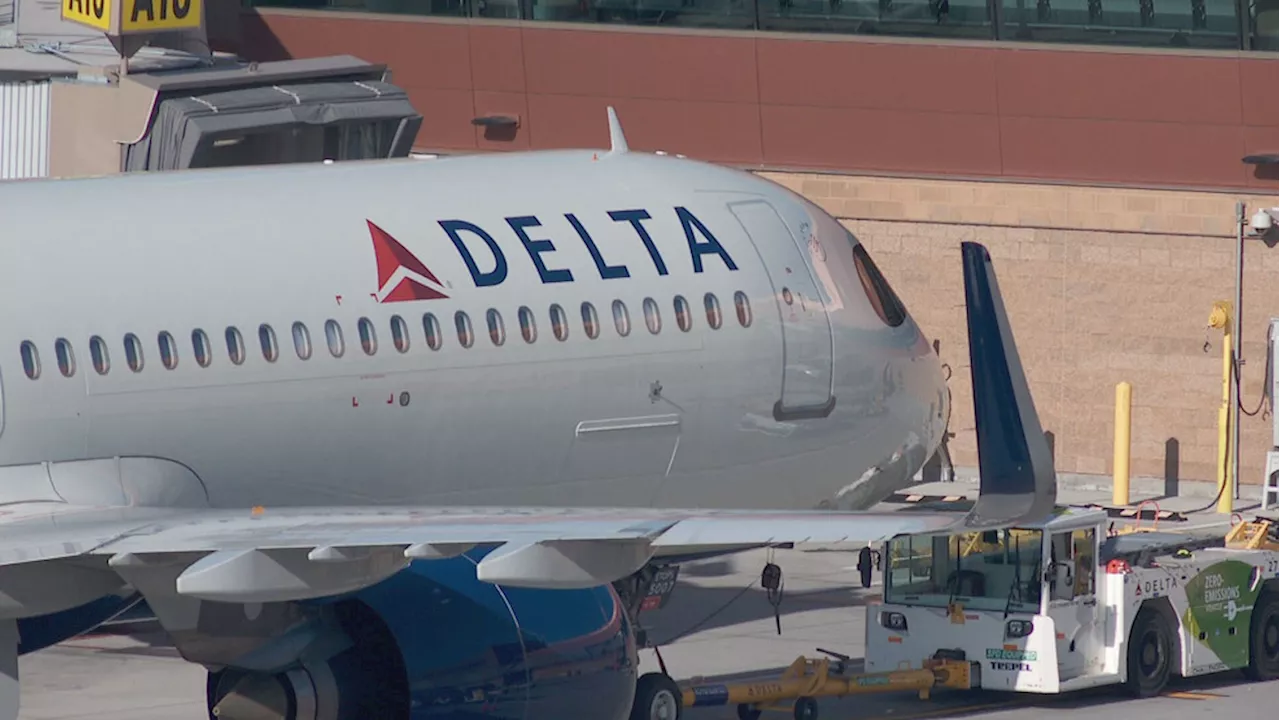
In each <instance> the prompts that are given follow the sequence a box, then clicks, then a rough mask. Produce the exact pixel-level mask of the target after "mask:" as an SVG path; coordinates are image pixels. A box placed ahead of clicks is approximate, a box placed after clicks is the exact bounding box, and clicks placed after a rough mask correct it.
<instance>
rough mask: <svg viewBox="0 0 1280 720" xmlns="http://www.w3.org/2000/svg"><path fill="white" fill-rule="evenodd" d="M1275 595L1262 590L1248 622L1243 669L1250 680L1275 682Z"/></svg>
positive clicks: (1277, 653) (1279, 652)
mask: <svg viewBox="0 0 1280 720" xmlns="http://www.w3.org/2000/svg"><path fill="white" fill-rule="evenodd" d="M1276 616H1277V612H1276V594H1275V592H1269V591H1268V590H1266V589H1263V591H1262V592H1261V593H1259V594H1258V600H1257V602H1256V603H1255V605H1254V608H1253V618H1252V619H1251V620H1250V621H1249V664H1248V665H1247V666H1246V667H1245V669H1244V674H1245V677H1247V678H1249V679H1250V680H1275V679H1276V666H1277V664H1278V663H1277V656H1280V651H1278V650H1277V645H1278V642H1277V638H1276V632H1277V631H1276Z"/></svg>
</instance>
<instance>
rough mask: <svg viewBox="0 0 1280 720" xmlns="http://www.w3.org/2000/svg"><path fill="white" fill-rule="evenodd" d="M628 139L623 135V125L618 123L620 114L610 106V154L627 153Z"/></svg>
mask: <svg viewBox="0 0 1280 720" xmlns="http://www.w3.org/2000/svg"><path fill="white" fill-rule="evenodd" d="M628 150H630V148H628V147H627V137H626V136H625V135H623V134H622V123H620V122H618V113H617V112H616V111H614V109H613V106H612V105H610V106H609V154H610V155H621V154H622V153H624V152H627V151H628Z"/></svg>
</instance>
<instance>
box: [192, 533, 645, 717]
mask: <svg viewBox="0 0 1280 720" xmlns="http://www.w3.org/2000/svg"><path fill="white" fill-rule="evenodd" d="M484 554H485V553H484V552H483V551H480V552H476V551H473V552H471V553H468V554H466V555H463V556H461V557H456V558H451V559H445V560H429V561H415V562H413V563H411V564H410V565H409V566H408V567H407V568H405V569H404V570H402V571H400V572H399V573H397V574H395V575H393V576H392V577H390V578H388V579H386V580H384V581H383V582H381V583H379V584H377V585H374V586H372V587H369V588H366V589H364V590H362V591H360V592H357V593H353V594H350V595H345V596H341V597H335V598H326V599H324V600H321V601H311V602H309V603H306V605H308V606H309V607H310V608H311V609H312V610H317V611H319V612H322V613H323V614H324V616H325V617H327V618H329V619H330V622H329V626H330V627H334V628H336V629H337V630H335V632H332V633H330V635H332V636H337V635H341V636H342V637H341V638H337V639H336V640H335V637H328V638H325V639H322V640H319V641H316V640H314V639H312V640H309V641H301V640H297V639H296V638H295V637H291V636H290V635H289V634H285V635H283V636H281V637H278V638H275V639H273V641H272V644H273V645H276V646H287V645H289V644H290V643H291V642H294V643H302V642H305V643H306V644H307V648H306V649H303V650H301V651H299V652H298V653H297V655H298V657H297V659H296V660H294V661H292V662H290V663H289V665H287V666H285V667H274V668H271V669H270V670H268V671H263V670H261V669H254V670H250V669H247V668H244V667H236V666H226V667H222V668H220V669H216V670H214V671H212V672H211V673H210V675H209V681H208V688H207V694H208V702H209V712H210V717H211V718H216V719H217V720H265V719H268V718H270V719H272V720H276V719H279V720H354V719H356V718H375V717H376V718H379V719H380V720H399V719H401V718H403V719H406V720H409V719H412V720H419V719H426V718H430V719H431V720H444V719H453V718H457V719H461V718H476V717H486V718H527V719H528V720H538V719H540V718H548V719H550V718H565V717H590V718H602V719H606V720H607V719H610V718H617V719H619V720H621V719H622V718H626V717H627V716H628V714H629V712H630V709H631V703H632V698H633V696H634V694H635V688H636V675H637V666H638V663H637V657H636V644H635V639H634V633H633V631H632V627H631V622H630V620H629V619H628V617H627V613H626V611H625V607H624V605H623V603H622V602H621V600H620V599H619V597H618V595H617V593H616V592H615V591H614V590H613V588H611V587H609V586H603V587H597V588H591V589H586V590H534V589H527V588H510V587H501V586H497V585H492V584H489V583H485V582H481V581H480V580H477V579H476V569H475V563H476V562H478V561H479V559H480V558H481V557H483V555H484ZM281 651H282V649H281V648H280V647H277V648H276V650H274V652H281ZM258 656H259V657H261V656H262V653H261V652H259V653H258Z"/></svg>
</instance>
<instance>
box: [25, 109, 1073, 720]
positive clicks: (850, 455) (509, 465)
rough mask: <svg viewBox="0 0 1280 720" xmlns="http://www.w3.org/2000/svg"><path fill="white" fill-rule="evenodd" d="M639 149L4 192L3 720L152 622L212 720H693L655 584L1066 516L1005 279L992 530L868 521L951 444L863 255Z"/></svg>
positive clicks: (810, 208) (988, 419)
mask: <svg viewBox="0 0 1280 720" xmlns="http://www.w3.org/2000/svg"><path fill="white" fill-rule="evenodd" d="M609 116H610V129H611V135H612V148H611V149H610V150H609V151H589V150H588V151H554V152H529V153H511V154H500V155H491V156H474V157H462V158H452V159H442V160H433V161H418V160H402V161H374V162H350V163H338V164H323V165H321V164H317V165H314V166H311V165H305V166H304V165H284V166H276V167H269V168H251V169H219V170H206V171H189V172H182V173H155V174H137V175H126V176H120V177H110V178H96V179H79V180H51V181H24V182H13V183H6V184H3V185H0V202H2V203H3V207H4V218H5V226H6V233H5V239H4V242H3V246H0V308H3V310H2V311H0V720H13V719H14V718H16V717H17V712H18V671H17V657H18V656H19V655H21V654H24V653H27V652H33V651H36V650H39V649H41V648H43V647H46V646H48V645H51V644H54V643H56V642H60V641H62V640H64V639H67V638H69V637H72V636H74V635H77V634H80V633H83V632H86V631H88V630H91V629H93V628H95V627H97V626H99V625H100V624H101V623H103V622H104V621H106V620H108V619H109V618H111V617H113V616H115V615H116V614H118V613H119V612H121V611H122V610H124V609H125V608H128V607H129V606H131V605H132V604H134V603H136V602H138V601H139V600H140V599H142V598H145V600H146V601H147V604H148V605H149V607H150V609H151V610H152V612H154V613H155V616H156V618H157V619H158V621H159V622H160V624H161V625H162V626H163V627H164V629H165V630H166V632H167V633H168V635H169V636H170V638H171V639H172V640H173V642H174V643H175V646H176V647H177V649H178V650H179V652H180V653H181V654H182V656H183V657H184V658H185V659H187V660H189V661H191V662H196V663H201V664H203V665H205V666H206V667H207V668H208V669H209V682H208V692H207V696H208V697H207V699H208V703H209V707H210V716H211V717H213V716H217V717H219V718H221V719H222V720H226V719H227V718H239V719H241V720H243V719H246V718H282V719H285V720H348V719H349V718H390V719H395V718H410V717H411V718H415V719H417V718H446V717H449V718H461V717H468V718H469V717H475V716H477V715H480V714H483V715H485V716H488V717H499V718H515V717H520V718H526V719H528V720H537V719H539V718H563V717H584V718H587V717H589V718H602V719H605V720H609V719H610V718H622V717H627V716H628V715H629V714H630V715H631V716H632V717H636V718H650V717H666V718H675V717H678V715H679V712H680V707H679V692H678V691H677V690H676V687H675V685H674V684H673V683H672V682H671V679H670V678H669V677H667V676H665V675H661V674H657V673H653V674H647V675H645V676H643V677H640V678H637V674H638V672H637V657H636V639H635V634H636V618H635V615H636V612H637V608H638V606H639V604H640V603H641V602H642V601H643V600H644V597H643V594H644V588H645V587H646V586H645V583H646V582H647V581H648V580H649V579H651V578H652V577H653V575H654V572H655V569H656V568H659V567H661V566H663V565H665V564H669V563H678V562H680V561H682V560H688V559H690V558H696V557H705V556H708V555H710V554H715V553H723V552H730V551H738V550H742V549H745V548H750V547H761V546H768V545H776V544H781V543H787V542H804V541H813V542H836V541H848V540H858V541H867V542H871V541H879V540H884V539H888V538H889V537H892V536H894V535H898V534H903V533H934V532H946V531H948V530H949V529H954V528H957V527H963V526H967V527H971V528H993V527H1002V526H1007V525H1011V524H1015V523H1018V522H1021V521H1024V520H1027V519H1028V518H1038V517H1042V516H1043V515H1045V514H1046V513H1048V512H1050V511H1051V509H1052V506H1053V503H1054V500H1055V483H1054V479H1053V469H1052V462H1051V459H1050V458H1049V453H1048V447H1047V444H1046V443H1045V441H1044V437H1043V435H1042V433H1041V431H1040V425H1039V421H1038V419H1037V417H1036V414H1035V408H1034V405H1033V403H1032V401H1031V398H1030V396H1029V394H1028V392H1027V388H1026V381H1025V378H1024V377H1023V374H1022V370H1021V367H1020V365H1019V364H1018V358H1017V353H1016V349H1015V348H1014V345H1013V338H1012V334H1011V332H1010V330H1009V327H1008V321H1007V319H1006V317H1005V314H1004V310H1003V306H1002V305H1001V301H1000V295H999V291H998V288H997V287H996V284H995V276H994V274H993V272H992V270H991V268H990V259H989V257H988V256H987V254H986V251H985V249H983V248H982V247H981V246H979V245H976V244H967V245H966V246H965V247H964V248H963V250H962V253H963V259H964V270H965V287H966V298H967V301H968V308H969V309H968V313H969V314H968V322H969V331H970V338H971V359H972V376H973V381H974V385H975V397H976V407H975V411H976V416H977V419H978V439H979V450H980V457H981V465H982V468H981V470H982V482H981V487H980V497H979V499H978V501H977V503H976V504H975V507H974V508H973V510H972V511H970V512H969V513H941V512H939V513H885V512H881V513H870V512H858V511H859V510H860V509H864V508H867V507H870V506H871V505H873V504H874V503H876V502H878V501H880V500H881V499H883V498H885V497H886V496H887V495H889V494H890V493H892V492H894V491H896V490H899V489H901V488H904V487H906V486H907V485H909V484H910V482H911V478H912V476H913V475H914V474H915V473H916V471H917V470H918V469H919V468H920V467H921V465H922V464H923V463H924V462H925V461H926V459H927V458H929V457H930V456H931V454H932V453H933V452H934V451H935V449H936V448H937V447H938V444H939V442H940V441H941V439H942V437H943V433H944V430H945V426H946V421H947V418H948V415H949V412H950V408H949V407H948V400H947V391H946V387H945V383H944V380H943V377H942V373H941V370H940V364H939V360H938V358H937V356H936V354H935V353H934V352H933V351H932V350H931V348H930V346H929V344H928V343H927V342H926V340H925V338H924V336H923V335H922V334H921V331H920V328H919V327H917V325H916V323H915V322H914V321H913V320H912V318H911V316H910V315H909V314H908V313H907V311H906V309H905V307H904V306H903V304H902V302H901V301H900V300H899V299H898V297H897V296H896V295H895V294H894V292H893V290H892V289H891V288H890V286H889V284H888V282H886V280H885V278H884V277H883V276H882V275H881V274H880V272H879V271H878V270H877V269H876V266H875V264H874V263H873V262H872V260H871V258H870V256H869V255H868V254H867V252H866V251H865V250H864V249H863V248H862V246H861V245H860V244H859V243H858V241H857V240H856V239H855V238H854V237H853V236H852V235H851V234H850V233H849V232H848V231H846V230H845V229H844V228H843V227H842V226H841V225H840V224H839V223H837V222H836V221H835V220H833V219H832V218H831V217H829V216H828V215H827V214H826V213H824V212H822V211H821V210H820V209H819V208H817V207H816V206H814V205H813V204H811V203H809V202H808V201H806V200H804V199H803V198H801V197H799V196H797V195H796V194H794V193H791V192H790V191H787V190H785V189H783V188H781V187H779V186H777V185H775V184H772V183H770V182H767V181H765V180H762V179H760V178H758V177H755V176H753V175H750V174H748V173H745V172H740V171H736V170H730V169H726V168H721V167H717V166H713V165H709V164H704V163H700V162H694V161H691V160H685V159H681V158H676V157H669V156H662V155H657V154H648V153H639V152H630V151H628V149H627V146H626V142H625V139H624V138H623V136H622V132H621V128H620V126H619V125H618V123H617V118H616V116H615V115H614V114H613V112H612V110H610V113H609Z"/></svg>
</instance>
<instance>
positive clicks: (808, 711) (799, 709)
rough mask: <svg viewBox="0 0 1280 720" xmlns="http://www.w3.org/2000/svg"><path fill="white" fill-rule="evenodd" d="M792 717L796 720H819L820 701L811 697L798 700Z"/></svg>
mask: <svg viewBox="0 0 1280 720" xmlns="http://www.w3.org/2000/svg"><path fill="white" fill-rule="evenodd" d="M791 715H792V717H794V718H795V719H796V720H818V701H817V700H814V699H813V698H811V697H802V698H797V699H796V707H795V710H793V711H792V713H791Z"/></svg>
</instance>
